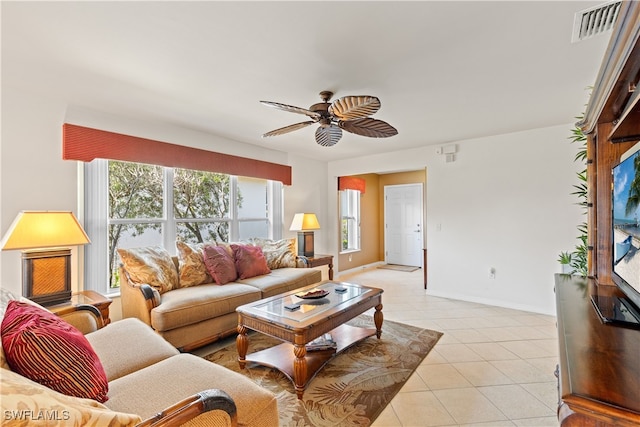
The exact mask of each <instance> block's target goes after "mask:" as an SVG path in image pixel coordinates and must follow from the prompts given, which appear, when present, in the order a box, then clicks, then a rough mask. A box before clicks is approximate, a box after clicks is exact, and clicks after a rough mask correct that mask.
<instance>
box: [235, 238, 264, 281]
mask: <svg viewBox="0 0 640 427" xmlns="http://www.w3.org/2000/svg"><path fill="white" fill-rule="evenodd" d="M231 249H232V250H233V257H234V258H235V261H236V271H237V272H238V278H239V279H247V278H249V277H254V276H259V275H261V274H269V273H270V272H271V270H270V269H269V266H268V265H267V259H266V258H265V257H264V254H263V253H262V249H261V248H260V247H259V246H250V245H240V244H235V243H232V244H231Z"/></svg>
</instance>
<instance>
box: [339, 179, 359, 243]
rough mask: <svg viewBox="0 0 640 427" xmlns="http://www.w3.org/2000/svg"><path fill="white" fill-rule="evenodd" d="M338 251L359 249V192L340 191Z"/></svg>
mask: <svg viewBox="0 0 640 427" xmlns="http://www.w3.org/2000/svg"><path fill="white" fill-rule="evenodd" d="M340 230H341V239H340V240H341V247H340V252H355V251H359V250H360V192H359V191H358V190H342V191H340Z"/></svg>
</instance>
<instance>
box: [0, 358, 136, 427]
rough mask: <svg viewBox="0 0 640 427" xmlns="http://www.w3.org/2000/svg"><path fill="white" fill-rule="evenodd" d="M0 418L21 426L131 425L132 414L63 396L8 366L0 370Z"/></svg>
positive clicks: (91, 401)
mask: <svg viewBox="0 0 640 427" xmlns="http://www.w3.org/2000/svg"><path fill="white" fill-rule="evenodd" d="M0 389H2V399H0V408H2V420H3V422H7V425H12V424H15V425H25V426H27V425H28V426H47V427H56V426H60V427H67V426H118V427H128V426H132V427H133V426H135V425H136V424H138V423H139V422H141V421H142V418H140V417H139V416H138V415H136V414H129V413H121V412H115V411H113V410H111V409H109V408H107V407H106V406H104V405H103V404H101V403H98V402H96V401H95V400H92V399H82V398H79V397H72V396H67V395H65V394H62V393H58V392H56V391H54V390H51V389H50V388H48V387H45V386H43V385H41V384H38V383H37V382H34V381H31V380H29V379H27V378H25V377H23V376H21V375H19V374H17V373H15V372H11V371H9V370H8V369H2V371H1V373H0Z"/></svg>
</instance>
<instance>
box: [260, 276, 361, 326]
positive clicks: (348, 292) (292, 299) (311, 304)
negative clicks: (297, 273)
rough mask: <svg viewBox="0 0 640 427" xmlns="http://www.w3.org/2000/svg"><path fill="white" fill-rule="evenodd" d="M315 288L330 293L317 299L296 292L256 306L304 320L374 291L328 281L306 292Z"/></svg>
mask: <svg viewBox="0 0 640 427" xmlns="http://www.w3.org/2000/svg"><path fill="white" fill-rule="evenodd" d="M315 290H325V291H327V292H328V293H327V295H326V296H324V297H322V298H317V299H303V298H300V297H297V296H296V294H292V295H287V296H284V297H282V298H276V299H273V300H271V301H267V302H264V303H261V304H257V305H255V306H254V308H255V309H256V310H258V311H263V312H264V313H265V314H272V315H276V316H279V317H282V318H285V319H290V320H297V321H303V320H306V319H308V318H310V317H311V316H316V315H318V314H320V313H322V312H324V311H327V310H330V309H333V308H335V307H337V306H339V305H340V304H344V303H346V302H348V301H349V300H351V299H353V298H356V297H359V296H361V295H364V294H366V293H367V292H372V291H373V290H372V289H370V288H363V287H360V286H357V285H352V284H350V283H344V282H326V283H323V284H320V285H318V286H316V287H315V288H313V289H309V290H307V291H306V292H309V291H315Z"/></svg>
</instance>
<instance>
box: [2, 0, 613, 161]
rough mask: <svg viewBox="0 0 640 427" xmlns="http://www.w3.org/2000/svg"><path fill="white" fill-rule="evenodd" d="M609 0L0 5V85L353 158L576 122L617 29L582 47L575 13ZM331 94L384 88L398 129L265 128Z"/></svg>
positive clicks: (385, 110) (385, 107) (306, 152)
mask: <svg viewBox="0 0 640 427" xmlns="http://www.w3.org/2000/svg"><path fill="white" fill-rule="evenodd" d="M597 4H599V2H581V1H566V2H562V1H534V2H521V1H512V2H507V1H498V2H484V1H472V2H461V1H449V2H434V1H427V2H418V1H413V2H398V1H391V2H378V1H355V2H346V1H339V2H327V1H323V2H307V1H300V2H269V1H259V2H204V1H200V2H198V1H196V2H177V1H176V2H162V1H160V2H155V1H154V2H149V1H142V2H55V1H50V2H37V3H36V2H6V1H3V2H2V4H1V7H2V9H1V13H2V85H3V88H6V87H9V86H14V87H17V88H18V89H20V90H25V91H35V92H37V93H41V94H43V95H44V96H52V97H56V98H60V97H61V98H62V99H65V100H66V102H67V103H68V105H69V106H73V107H79V108H88V109H92V110H96V111H100V112H105V113H109V114H115V115H117V116H122V117H126V118H129V119H133V120H141V121H145V122H152V123H154V122H158V123H169V124H172V125H176V126H180V127H184V128H189V129H195V130H199V131H204V132H208V133H211V134H216V135H220V136H223V137H226V138H229V139H232V140H237V141H241V142H245V143H248V144H255V145H258V146H261V147H269V148H272V149H275V150H281V151H287V152H293V153H298V154H300V155H303V156H308V157H312V158H316V159H321V160H333V159H338V158H341V159H344V158H351V157H355V156H359V155H362V154H367V153H369V154H371V153H382V152H385V151H395V150H400V149H406V148H411V147H418V146H423V145H431V144H443V143H448V142H454V141H459V140H464V139H469V138H474V137H482V136H487V135H495V134H502V133H509V132H514V131H519V130H526V129H532V128H538V127H546V126H555V125H560V124H566V123H571V122H574V121H575V116H577V115H579V114H580V113H581V112H582V111H583V108H584V104H585V103H586V101H587V98H588V90H587V89H586V88H587V87H588V86H590V85H592V84H593V82H594V80H595V77H596V74H597V71H598V69H599V67H600V62H601V59H602V57H603V55H604V51H605V49H606V45H607V42H608V38H609V34H610V33H607V34H606V35H605V36H599V37H595V38H593V39H589V40H586V41H583V42H580V43H576V44H571V33H572V25H573V15H574V13H575V12H576V11H579V10H582V9H585V8H587V7H591V6H594V5H597ZM322 90H331V91H333V92H335V96H334V99H335V98H338V97H340V96H344V95H375V96H378V97H379V98H380V100H381V102H382V108H381V109H380V111H378V113H376V114H375V115H374V118H378V119H381V120H385V121H387V122H388V123H390V124H391V125H393V126H394V127H396V128H397V129H398V135H396V136H394V137H391V138H384V139H373V138H366V137H362V136H357V135H352V134H348V133H346V132H345V134H344V136H343V138H342V140H341V141H340V142H339V143H338V144H337V145H336V146H334V147H331V148H326V147H320V146H318V145H317V144H316V143H315V141H314V136H313V134H314V131H315V127H316V126H310V127H307V128H305V129H302V130H298V131H295V132H292V133H289V134H287V135H283V136H278V137H273V138H267V139H263V138H261V135H262V134H263V133H265V132H267V131H269V130H272V129H275V128H279V127H283V126H286V125H289V124H292V123H296V122H300V121H304V120H307V118H306V117H305V116H302V115H298V114H293V113H289V112H284V111H279V110H275V109H272V108H267V107H265V106H263V105H261V104H260V103H259V102H258V101H260V100H269V101H277V102H282V103H285V104H290V105H295V106H300V107H304V108H308V107H309V106H310V105H311V104H314V103H316V102H319V101H320V98H319V96H318V93H319V92H320V91H322ZM3 108H11V105H7V103H5V102H4V101H3ZM171 142H176V143H177V141H171ZM214 148H215V147H212V149H214Z"/></svg>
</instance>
